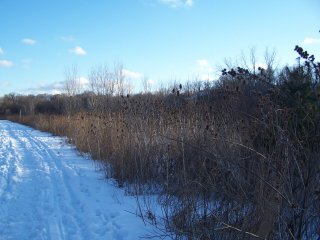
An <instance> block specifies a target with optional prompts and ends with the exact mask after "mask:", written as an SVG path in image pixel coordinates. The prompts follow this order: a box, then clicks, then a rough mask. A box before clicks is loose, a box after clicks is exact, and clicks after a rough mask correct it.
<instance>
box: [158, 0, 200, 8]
mask: <svg viewBox="0 0 320 240" xmlns="http://www.w3.org/2000/svg"><path fill="white" fill-rule="evenodd" d="M159 1H160V2H161V3H163V4H166V5H168V6H170V7H172V8H177V7H182V6H185V7H191V6H193V4H194V0H159Z"/></svg>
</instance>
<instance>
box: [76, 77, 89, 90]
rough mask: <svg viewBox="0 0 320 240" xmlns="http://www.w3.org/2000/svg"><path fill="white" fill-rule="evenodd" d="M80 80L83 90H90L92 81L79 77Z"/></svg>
mask: <svg viewBox="0 0 320 240" xmlns="http://www.w3.org/2000/svg"><path fill="white" fill-rule="evenodd" d="M78 81H79V85H80V88H81V90H88V89H89V85H90V82H89V80H88V79H87V78H85V77H79V78H78Z"/></svg>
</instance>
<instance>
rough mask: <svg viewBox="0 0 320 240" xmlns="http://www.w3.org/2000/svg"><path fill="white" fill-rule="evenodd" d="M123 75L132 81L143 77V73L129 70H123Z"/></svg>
mask: <svg viewBox="0 0 320 240" xmlns="http://www.w3.org/2000/svg"><path fill="white" fill-rule="evenodd" d="M122 73H123V75H124V76H125V77H127V78H131V79H139V78H142V77H143V74H142V73H139V72H134V71H130V70H128V69H123V70H122Z"/></svg>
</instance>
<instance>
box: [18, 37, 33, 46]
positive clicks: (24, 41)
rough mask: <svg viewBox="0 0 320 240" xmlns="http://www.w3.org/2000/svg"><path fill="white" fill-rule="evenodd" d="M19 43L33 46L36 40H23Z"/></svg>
mask: <svg viewBox="0 0 320 240" xmlns="http://www.w3.org/2000/svg"><path fill="white" fill-rule="evenodd" d="M21 41H22V43H23V44H26V45H35V44H36V43H37V41H36V40H34V39H31V38H24V39H22V40H21Z"/></svg>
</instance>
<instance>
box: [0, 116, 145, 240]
mask: <svg viewBox="0 0 320 240" xmlns="http://www.w3.org/2000/svg"><path fill="white" fill-rule="evenodd" d="M135 205H136V203H135V199H134V198H133V197H129V196H125V194H124V192H123V191H122V190H121V189H118V188H116V187H115V186H114V185H113V184H112V182H111V180H110V181H106V180H105V179H104V175H103V173H101V172H100V173H99V172H97V171H95V167H94V163H93V161H91V160H90V159H88V158H86V157H83V156H81V155H80V154H79V153H78V152H77V151H76V149H75V148H74V147H73V146H71V145H69V144H67V143H66V142H65V139H64V138H61V137H55V136H52V135H51V134H48V133H43V132H40V131H37V130H34V129H32V128H29V127H26V126H23V125H20V124H17V123H12V122H9V121H5V120H1V121H0V240H2V239H17V240H23V239H52V240H59V239H85V240H91V239H139V238H140V237H143V236H145V235H148V233H149V232H150V231H151V227H150V226H145V225H144V224H143V222H142V221H141V219H139V218H138V217H136V215H134V214H132V213H133V212H135V211H136V207H135Z"/></svg>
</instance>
